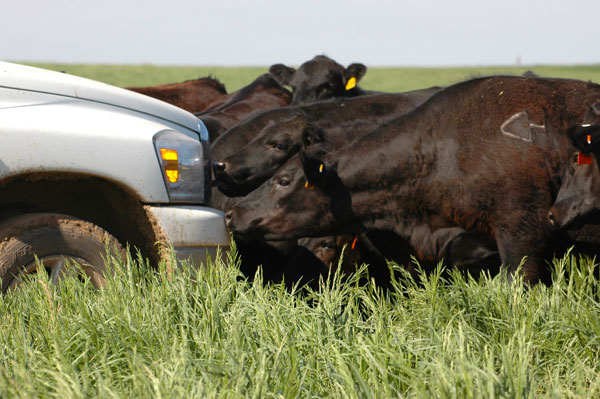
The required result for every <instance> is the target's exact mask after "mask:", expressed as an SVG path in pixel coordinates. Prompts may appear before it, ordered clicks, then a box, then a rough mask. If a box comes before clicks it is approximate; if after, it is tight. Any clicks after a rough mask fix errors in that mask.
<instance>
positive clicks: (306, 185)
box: [304, 180, 315, 190]
mask: <svg viewBox="0 0 600 399" xmlns="http://www.w3.org/2000/svg"><path fill="white" fill-rule="evenodd" d="M304 187H306V188H308V189H309V190H314V189H315V185H314V184H310V183H309V182H308V180H307V181H306V183H304Z"/></svg>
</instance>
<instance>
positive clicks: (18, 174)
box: [0, 62, 230, 291]
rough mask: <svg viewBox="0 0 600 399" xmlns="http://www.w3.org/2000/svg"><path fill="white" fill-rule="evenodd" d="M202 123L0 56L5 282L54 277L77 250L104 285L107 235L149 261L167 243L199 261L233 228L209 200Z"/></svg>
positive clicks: (0, 251) (1, 269) (1, 266)
mask: <svg viewBox="0 0 600 399" xmlns="http://www.w3.org/2000/svg"><path fill="white" fill-rule="evenodd" d="M210 181H211V169H210V147H209V143H208V132H207V130H206V128H205V127H204V125H203V124H202V122H201V121H200V120H199V119H198V118H196V117H195V116H194V115H192V114H190V113H188V112H186V111H184V110H182V109H180V108H177V107H174V106H172V105H169V104H166V103H164V102H161V101H158V100H155V99H153V98H150V97H146V96H143V95H140V94H137V93H134V92H130V91H127V90H124V89H120V88H116V87H113V86H110V85H107V84H103V83H99V82H95V81H91V80H88V79H83V78H79V77H75V76H71V75H68V74H64V73H59V72H52V71H48V70H43V69H37V68H32V67H27V66H23V65H17V64H12V63H6V62H0V278H1V279H2V286H1V287H2V291H6V290H7V289H9V288H10V287H12V286H15V285H16V284H18V283H19V281H20V279H21V278H20V276H21V275H22V274H24V273H25V274H26V273H33V272H35V271H36V270H39V268H36V257H37V258H38V259H39V260H40V262H41V264H42V265H43V267H44V268H45V269H46V271H47V272H48V273H49V276H50V278H51V279H52V281H58V280H59V279H60V278H61V276H63V275H64V273H65V270H67V266H68V265H70V264H71V263H72V262H71V261H69V259H74V260H75V261H77V263H79V264H80V265H82V269H83V270H84V271H85V273H86V274H87V275H88V276H89V277H90V279H91V281H92V283H93V284H94V285H95V286H101V285H102V284H103V282H104V279H103V277H102V274H103V270H104V261H103V257H106V244H107V243H108V244H109V247H111V248H113V249H114V250H115V251H117V252H121V253H122V251H123V248H125V247H126V246H130V247H131V248H137V249H139V250H140V251H141V253H142V254H143V255H144V256H146V257H148V258H149V259H150V260H151V261H152V262H153V263H156V262H158V261H159V260H160V258H161V256H164V254H165V252H164V248H165V246H161V245H158V247H162V248H163V249H162V250H161V249H160V248H157V244H166V246H172V247H173V248H174V250H175V253H176V255H177V258H178V259H183V258H187V259H191V261H192V262H194V263H196V264H198V263H199V262H202V261H203V260H204V259H205V258H206V256H207V255H211V256H214V255H215V253H216V251H217V247H219V246H220V247H225V249H227V247H228V246H229V243H230V238H229V234H228V232H227V229H226V227H225V224H224V218H223V214H222V212H220V211H218V210H216V209H212V208H210Z"/></svg>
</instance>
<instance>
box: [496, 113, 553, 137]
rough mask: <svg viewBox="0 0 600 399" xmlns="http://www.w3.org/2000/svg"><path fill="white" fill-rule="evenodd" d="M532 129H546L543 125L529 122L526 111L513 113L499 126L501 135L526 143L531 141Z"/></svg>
mask: <svg viewBox="0 0 600 399" xmlns="http://www.w3.org/2000/svg"><path fill="white" fill-rule="evenodd" d="M532 130H537V131H539V130H541V131H546V127H545V126H544V125H536V124H534V123H531V121H530V120H529V115H527V111H521V112H518V113H516V114H514V115H513V116H511V117H510V118H508V119H507V120H506V121H505V122H504V123H503V124H502V126H500V131H502V134H503V135H505V136H508V137H511V138H514V139H520V140H523V141H525V142H527V143H531V142H533V136H532Z"/></svg>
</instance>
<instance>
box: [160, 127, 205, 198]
mask: <svg viewBox="0 0 600 399" xmlns="http://www.w3.org/2000/svg"><path fill="white" fill-rule="evenodd" d="M154 148H156V154H157V155H158V160H159V162H160V165H161V169H162V171H163V177H164V179H165V184H166V186H167V192H168V193H169V199H170V200H171V202H187V203H206V202H208V200H209V198H207V196H206V191H205V183H206V181H205V169H206V168H207V162H208V161H209V160H208V159H204V158H205V157H204V149H203V148H202V143H201V142H200V141H199V140H197V139H194V138H191V137H189V136H186V135H185V134H183V133H179V132H176V131H174V130H163V131H161V132H159V133H157V134H156V135H155V136H154ZM208 181H209V182H210V179H209V180H208Z"/></svg>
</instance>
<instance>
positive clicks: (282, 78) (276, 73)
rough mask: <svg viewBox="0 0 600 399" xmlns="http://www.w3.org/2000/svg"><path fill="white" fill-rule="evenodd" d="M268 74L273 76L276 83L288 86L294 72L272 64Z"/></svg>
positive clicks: (291, 69) (285, 67)
mask: <svg viewBox="0 0 600 399" xmlns="http://www.w3.org/2000/svg"><path fill="white" fill-rule="evenodd" d="M269 73H270V74H271V75H272V76H273V78H274V79H275V80H276V81H277V83H279V84H280V85H282V86H286V85H289V84H290V81H291V79H292V76H294V74H295V73H296V70H295V69H294V68H291V67H288V66H285V65H283V64H274V65H271V67H270V68H269Z"/></svg>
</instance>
